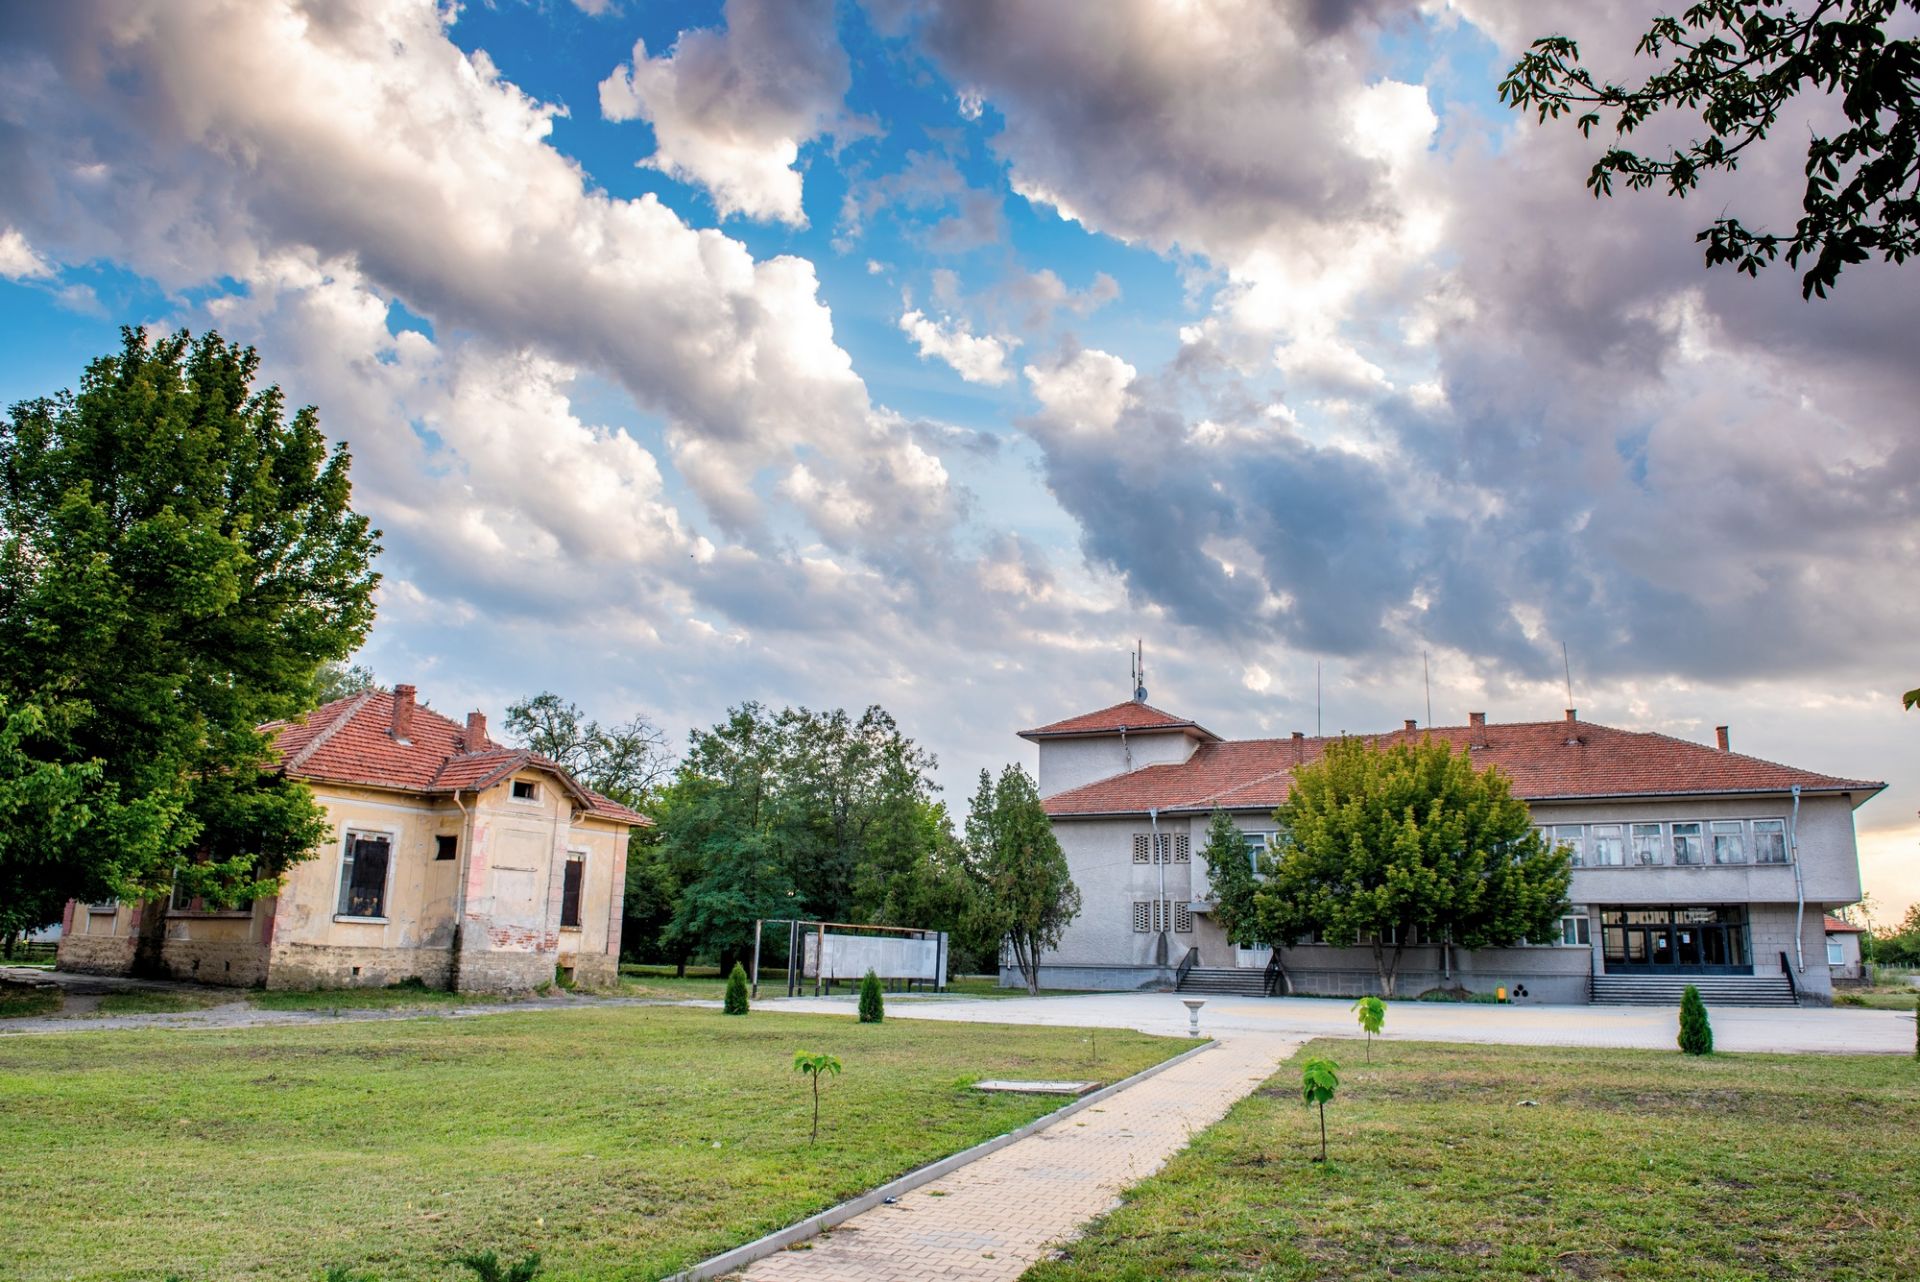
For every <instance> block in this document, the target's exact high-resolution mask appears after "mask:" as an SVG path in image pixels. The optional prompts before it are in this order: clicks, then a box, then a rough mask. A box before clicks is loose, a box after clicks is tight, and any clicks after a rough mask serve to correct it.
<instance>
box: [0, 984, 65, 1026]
mask: <svg viewBox="0 0 1920 1282" xmlns="http://www.w3.org/2000/svg"><path fill="white" fill-rule="evenodd" d="M62 1000H63V999H62V997H61V994H60V990H59V989H57V988H0V1019H31V1018H32V1017H33V1016H35V1015H52V1014H55V1013H56V1012H58V1011H59V1009H60V1006H61V1002H62Z"/></svg>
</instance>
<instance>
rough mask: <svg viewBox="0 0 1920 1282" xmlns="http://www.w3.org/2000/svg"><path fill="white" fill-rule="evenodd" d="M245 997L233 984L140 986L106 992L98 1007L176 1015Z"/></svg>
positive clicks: (116, 1012)
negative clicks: (185, 987) (190, 988)
mask: <svg viewBox="0 0 1920 1282" xmlns="http://www.w3.org/2000/svg"><path fill="white" fill-rule="evenodd" d="M244 1000H246V994H245V993H242V992H240V991H238V990H235V989H231V988H227V989H218V988H213V989H208V990H206V991H205V992H189V991H184V990H180V989H138V988H136V989H133V990H131V991H128V992H124V993H107V994H104V995H103V996H102V997H101V998H100V1005H99V1007H98V1008H97V1010H98V1012H99V1013H100V1014H102V1015H174V1014H178V1013H179V1012H181V1011H188V1010H205V1009H206V1008H207V1007H209V1006H220V1005H224V1004H225V1003H227V1002H238V1001H244Z"/></svg>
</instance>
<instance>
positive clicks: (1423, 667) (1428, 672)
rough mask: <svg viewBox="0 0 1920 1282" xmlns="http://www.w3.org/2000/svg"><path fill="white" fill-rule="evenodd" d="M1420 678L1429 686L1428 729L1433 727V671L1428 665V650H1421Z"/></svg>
mask: <svg viewBox="0 0 1920 1282" xmlns="http://www.w3.org/2000/svg"><path fill="white" fill-rule="evenodd" d="M1420 679H1421V680H1422V681H1424V682H1425V683H1426V686H1427V729H1429V730H1431V729H1433V671H1432V669H1430V668H1428V667H1427V652H1426V651H1425V650H1422V651H1421V652H1420Z"/></svg>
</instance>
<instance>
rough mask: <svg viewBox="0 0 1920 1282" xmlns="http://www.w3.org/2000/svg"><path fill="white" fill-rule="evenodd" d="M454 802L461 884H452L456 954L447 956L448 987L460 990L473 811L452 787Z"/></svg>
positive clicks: (456, 870) (477, 798)
mask: <svg viewBox="0 0 1920 1282" xmlns="http://www.w3.org/2000/svg"><path fill="white" fill-rule="evenodd" d="M479 802H480V794H478V793H475V794H474V804H475V805H478V804H479ZM453 804H454V805H455V806H456V807H458V808H459V810H460V862H458V863H456V864H455V865H454V874H455V878H456V880H457V881H458V883H459V884H458V885H456V886H455V887H454V888H453V955H452V956H451V957H450V958H449V959H448V962H449V965H448V967H447V970H448V974H447V987H448V988H449V989H450V990H452V991H454V992H459V991H460V946H461V944H463V943H464V942H465V936H466V929H467V877H468V875H469V874H468V869H469V868H471V867H472V864H473V815H472V814H470V813H469V812H468V811H467V805H466V803H465V802H463V801H461V800H460V790H459V789H458V788H455V789H454V790H453Z"/></svg>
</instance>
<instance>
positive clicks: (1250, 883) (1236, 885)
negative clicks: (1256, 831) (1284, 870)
mask: <svg viewBox="0 0 1920 1282" xmlns="http://www.w3.org/2000/svg"><path fill="white" fill-rule="evenodd" d="M1249 849H1250V848H1249V847H1248V845H1247V836H1246V834H1245V833H1243V832H1241V831H1240V829H1239V828H1238V827H1236V826H1235V825H1234V822H1233V816H1232V815H1229V814H1228V813H1227V812H1226V811H1224V810H1215V811H1214V812H1213V814H1212V816H1211V817H1209V818H1208V820H1207V838H1206V845H1205V846H1203V847H1202V848H1201V851H1200V857H1201V858H1202V859H1204V860H1206V861H1207V885H1208V886H1209V887H1211V888H1212V895H1213V920H1214V921H1215V922H1216V923H1218V924H1219V927H1220V929H1221V930H1222V931H1224V932H1225V933H1226V936H1227V938H1228V939H1229V940H1230V941H1231V942H1233V943H1235V944H1237V945H1239V946H1240V947H1242V948H1246V947H1251V946H1252V945H1253V943H1254V941H1255V937H1256V934H1257V926H1258V921H1257V918H1256V916H1255V913H1254V907H1253V892H1254V889H1255V887H1256V886H1258V884H1259V883H1258V882H1257V881H1256V880H1255V879H1254V875H1253V862H1252V859H1251V857H1250V854H1249Z"/></svg>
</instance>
